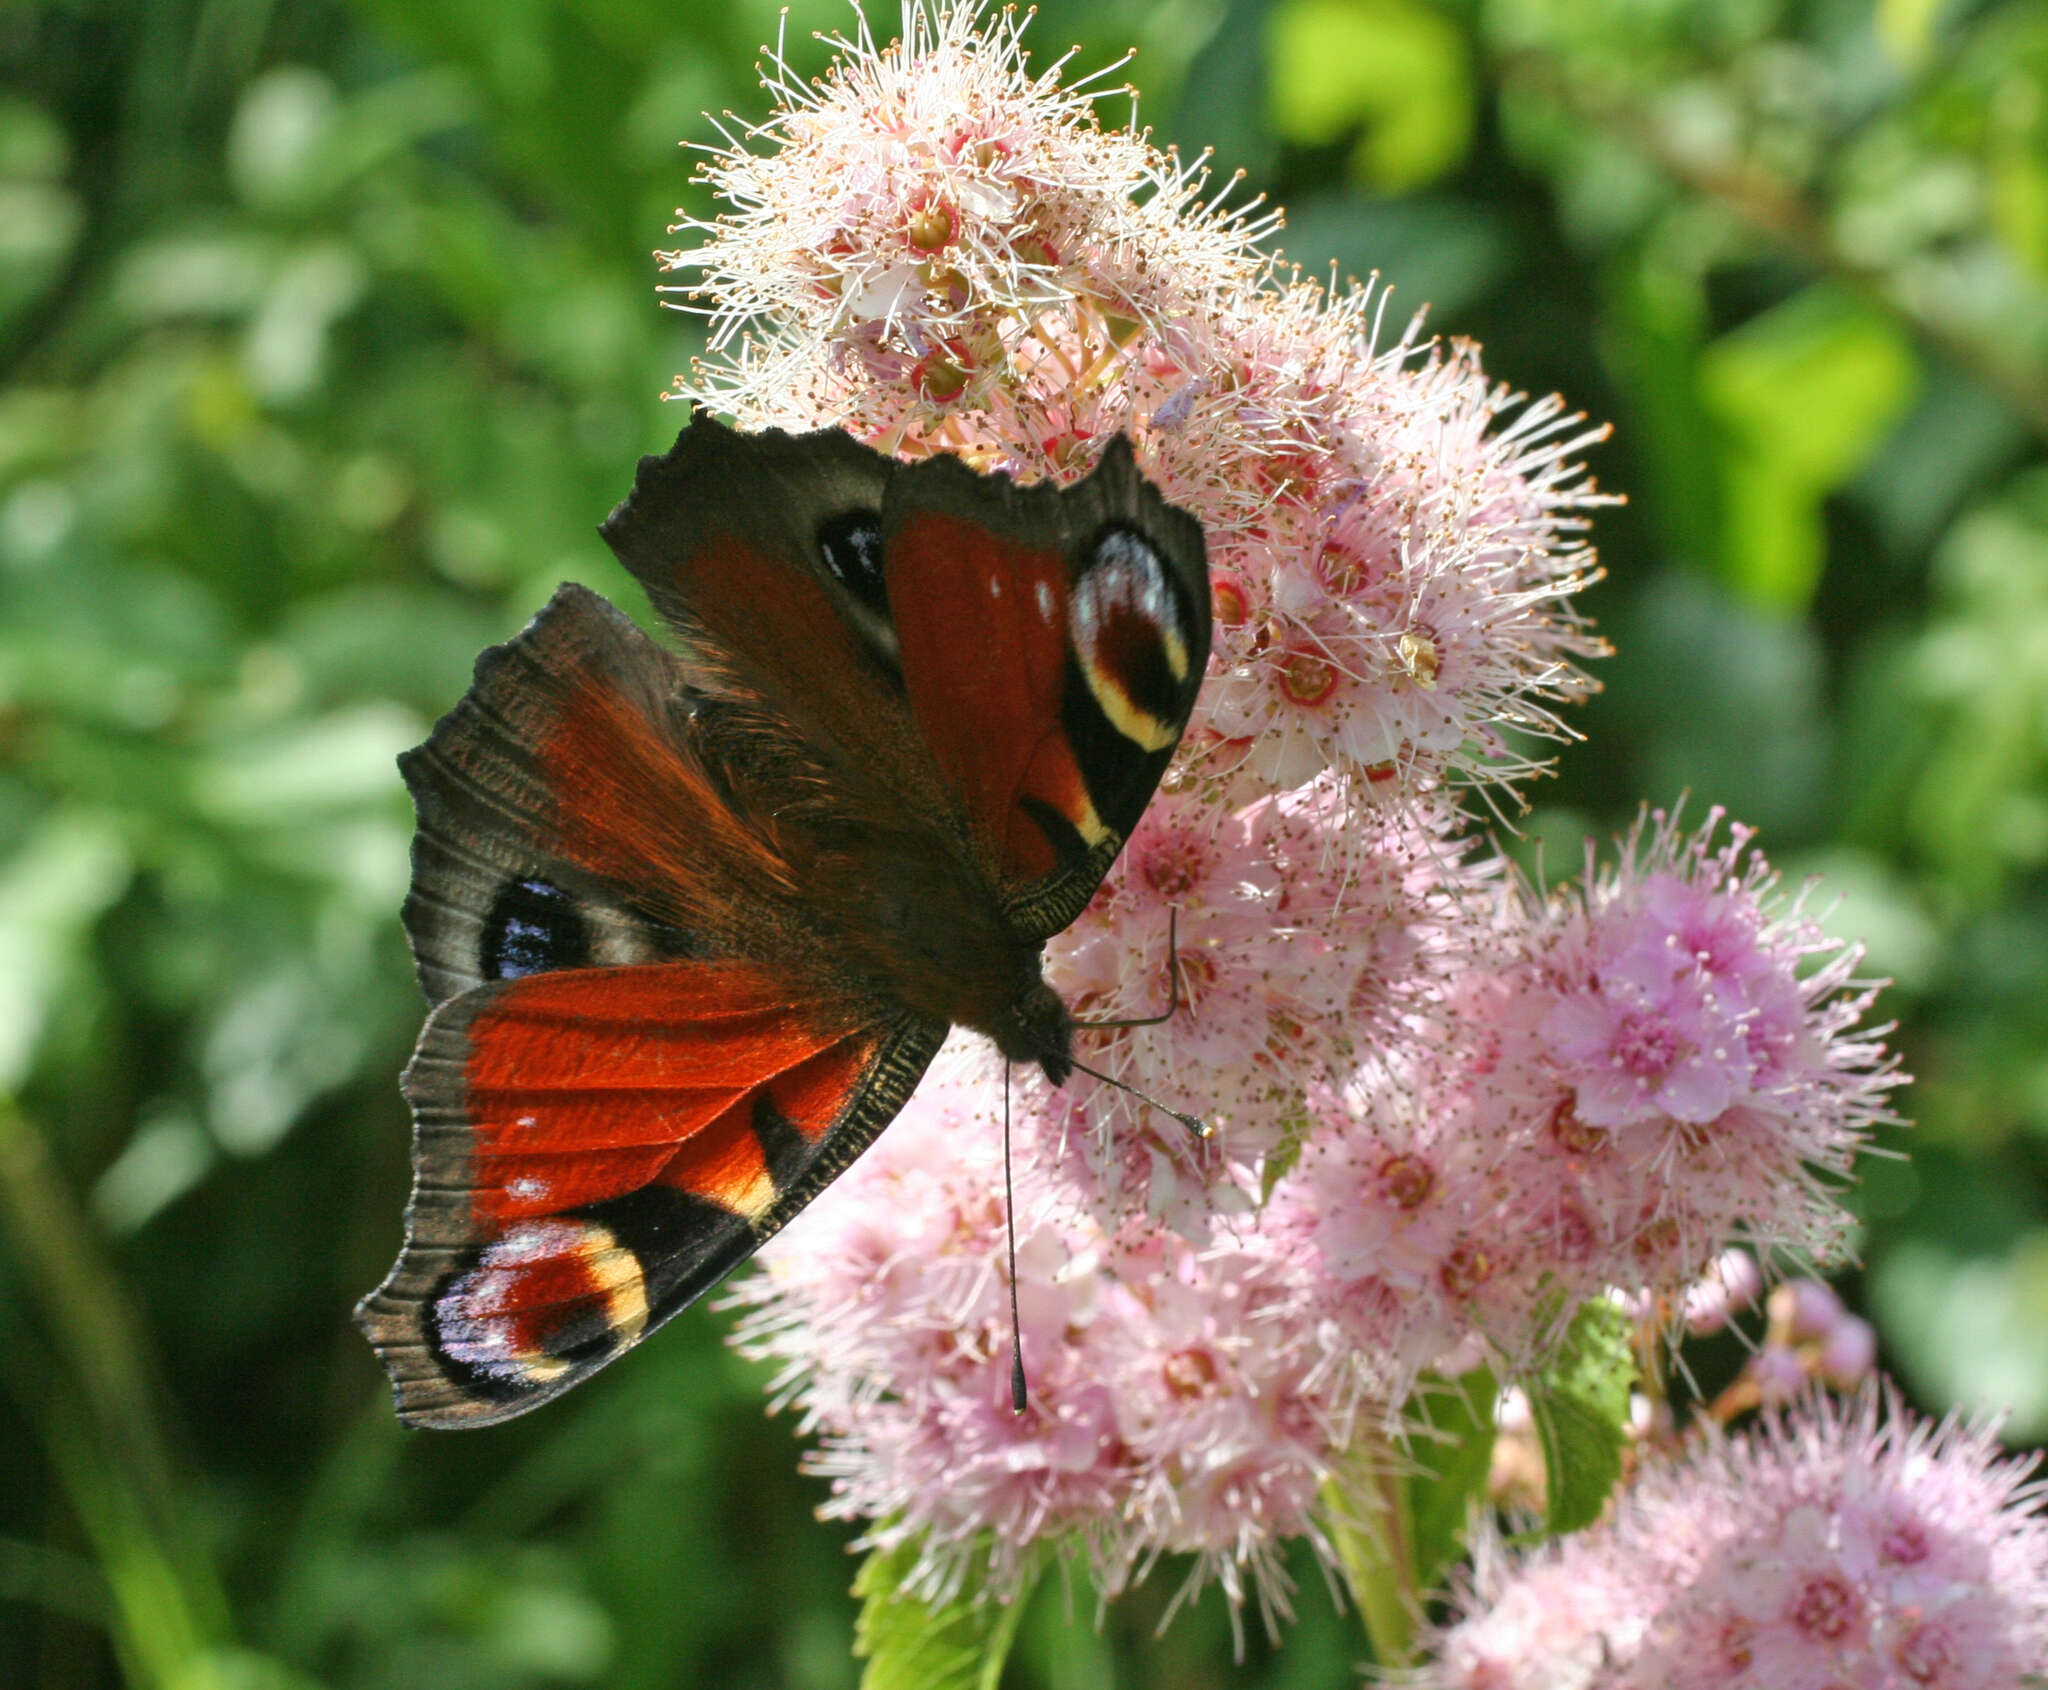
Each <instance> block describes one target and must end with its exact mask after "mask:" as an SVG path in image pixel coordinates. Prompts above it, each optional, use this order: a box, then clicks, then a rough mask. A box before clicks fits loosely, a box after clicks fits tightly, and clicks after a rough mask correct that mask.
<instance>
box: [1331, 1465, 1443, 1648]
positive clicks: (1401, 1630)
mask: <svg viewBox="0 0 2048 1690" xmlns="http://www.w3.org/2000/svg"><path fill="white" fill-rule="evenodd" d="M1348 1466H1349V1471H1348V1472H1347V1473H1346V1474H1344V1475H1342V1476H1341V1477H1338V1478H1333V1479H1331V1480H1330V1482H1329V1483H1328V1484H1327V1485H1326V1486H1324V1489H1323V1502H1324V1507H1325V1508H1326V1510H1327V1511H1328V1514H1329V1518H1330V1535H1331V1538H1332V1540H1333V1541H1334V1542H1335V1544H1336V1547H1337V1559H1338V1561H1339V1562H1340V1563H1341V1564H1342V1566H1343V1568H1344V1582H1345V1584H1346V1585H1347V1586H1348V1587H1349V1589H1350V1591H1351V1600H1352V1601H1353V1602H1355V1603H1357V1604H1358V1617H1359V1620H1360V1622H1361V1623H1362V1624H1363V1625H1364V1627H1365V1635H1366V1637H1367V1639H1368V1640H1369V1641H1370V1642H1371V1644H1372V1652H1373V1659H1374V1661H1375V1662H1376V1663H1377V1664H1378V1665H1380V1666H1382V1667H1395V1666H1406V1665H1408V1664H1409V1663H1410V1662H1412V1661H1413V1660H1414V1658H1415V1619H1416V1615H1417V1614H1418V1613H1419V1612H1420V1611H1421V1593H1420V1591H1418V1590H1417V1588H1416V1576H1415V1540H1414V1532H1413V1529H1412V1522H1411V1520H1410V1519H1409V1513H1408V1483H1407V1480H1406V1478H1405V1477H1404V1476H1403V1474H1402V1470H1401V1463H1400V1462H1399V1460H1398V1459H1397V1457H1396V1453H1395V1451H1394V1449H1393V1448H1392V1446H1391V1445H1389V1444H1388V1443H1387V1441H1386V1440H1385V1439H1384V1438H1382V1437H1379V1436H1378V1435H1376V1434H1374V1435H1368V1437H1367V1438H1366V1439H1365V1440H1364V1441H1363V1442H1362V1443H1361V1444H1359V1445H1356V1446H1354V1447H1353V1449H1352V1451H1351V1459H1350V1462H1349V1463H1348Z"/></svg>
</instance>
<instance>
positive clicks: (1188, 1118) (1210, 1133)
mask: <svg viewBox="0 0 2048 1690" xmlns="http://www.w3.org/2000/svg"><path fill="white" fill-rule="evenodd" d="M1068 1060H1069V1061H1073V1059H1072V1058H1071V1057H1069V1058H1068ZM1074 1066H1075V1068H1076V1069H1078V1070H1079V1071H1080V1072H1081V1073H1083V1074H1086V1075H1087V1076H1088V1077H1089V1078H1090V1079H1092V1080H1100V1081H1101V1082H1102V1083H1103V1084H1104V1085H1106V1086H1115V1087H1116V1089H1117V1090H1118V1091H1127V1092H1129V1093H1130V1094H1131V1096H1133V1097H1135V1098H1136V1099H1137V1100H1138V1101H1139V1102H1140V1103H1149V1104H1151V1105H1152V1107H1153V1108H1154V1109H1157V1110H1158V1111H1159V1112H1160V1114H1162V1115H1171V1116H1172V1117H1173V1118H1174V1119H1175V1120H1176V1121H1178V1122H1179V1123H1180V1124H1181V1125H1182V1126H1184V1127H1186V1128H1187V1130H1188V1131H1189V1132H1191V1133H1193V1134H1194V1135H1195V1137H1197V1138H1200V1139H1211V1138H1214V1137H1215V1136H1216V1129H1215V1128H1214V1127H1212V1126H1210V1125H1209V1123H1208V1122H1207V1121H1205V1120H1203V1119H1202V1117H1201V1116H1199V1115H1190V1114H1188V1113H1187V1112H1186V1111H1185V1110H1181V1109H1176V1108H1174V1107H1173V1105H1172V1104H1170V1103H1161V1102H1160V1101H1159V1099H1158V1098H1156V1097H1154V1096H1152V1094H1151V1093H1150V1092H1142V1091H1140V1090H1138V1088H1137V1087H1136V1086H1134V1085H1131V1084H1130V1083H1129V1082H1128V1081H1125V1080H1119V1079H1118V1078H1117V1077H1116V1076H1115V1075H1114V1074H1105V1073H1104V1072H1103V1071H1102V1070H1101V1069H1100V1068H1091V1067H1089V1066H1088V1064H1087V1063H1085V1062H1075V1063H1074Z"/></svg>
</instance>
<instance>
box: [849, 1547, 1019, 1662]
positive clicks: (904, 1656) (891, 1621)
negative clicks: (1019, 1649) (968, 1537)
mask: <svg viewBox="0 0 2048 1690" xmlns="http://www.w3.org/2000/svg"><path fill="white" fill-rule="evenodd" d="M920 1553H921V1547H920V1545H919V1544H918V1543H916V1542H915V1541H912V1542H908V1543H902V1544H898V1545H897V1546H896V1547H895V1548H894V1549H878V1550H876V1551H875V1552H874V1553H873V1554H871V1555H869V1557H868V1558H867V1560H866V1561H864V1562H863V1563H862V1564H861V1569H860V1571H859V1573H857V1574H856V1575H855V1576H854V1581H853V1593H854V1595H856V1596H858V1597H859V1598H860V1599H861V1610H860V1618H859V1619H858V1620H856V1621H855V1622H854V1631H853V1652H854V1653H855V1654H856V1655H859V1656H861V1657H863V1658H864V1659H865V1660H866V1661H867V1663H868V1664H867V1668H866V1670H865V1671H864V1672H862V1674H861V1678H860V1683H861V1690H996V1685H997V1683H998V1682H999V1681H1000V1679H1001V1678H1002V1675H1003V1662H1004V1661H1005V1660H1006V1659H1007V1658H1008V1656H1009V1653H1010V1645H1011V1644H1012V1643H1013V1642H1014V1641H1015V1640H1016V1636H1017V1622H1018V1621H1019V1620H1020V1619H1022V1618H1023V1616H1024V1607H1025V1603H1026V1600H1027V1598H1028V1597H1029V1595H1030V1587H1031V1584H1032V1583H1035V1582H1036V1580H1037V1576H1038V1575H1037V1570H1036V1568H1034V1569H1033V1570H1032V1572H1031V1573H1030V1575H1029V1577H1028V1579H1027V1581H1026V1583H1025V1586H1024V1588H1022V1589H1020V1590H1019V1591H1018V1592H1017V1594H1016V1595H1015V1596H1013V1597H1012V1598H1011V1599H1010V1600H1009V1601H1007V1602H998V1601H996V1600H995V1599H993V1598H992V1597H988V1596H986V1595H983V1596H981V1597H980V1598H977V1596H976V1594H975V1593H974V1592H971V1591H969V1592H965V1593H963V1594H962V1595H960V1596H958V1597H955V1598H954V1599H953V1600H952V1601H950V1602H944V1603H940V1604H937V1605H936V1606H935V1605H933V1604H932V1603H929V1602H925V1601H921V1600H920V1599H919V1598H917V1597H915V1596H910V1595H906V1594H905V1593H904V1590H903V1584H904V1581H905V1580H906V1579H907V1578H908V1577H909V1576H910V1572H911V1569H912V1568H913V1567H915V1566H916V1565H917V1561H918V1556H919V1554H920Z"/></svg>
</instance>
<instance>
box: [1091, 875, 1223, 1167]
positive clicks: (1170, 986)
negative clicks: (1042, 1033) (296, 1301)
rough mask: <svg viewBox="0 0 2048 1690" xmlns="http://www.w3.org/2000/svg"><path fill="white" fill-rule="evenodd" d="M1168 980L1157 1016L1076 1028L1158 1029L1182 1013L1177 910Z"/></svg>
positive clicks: (1169, 932) (1172, 917)
mask: <svg viewBox="0 0 2048 1690" xmlns="http://www.w3.org/2000/svg"><path fill="white" fill-rule="evenodd" d="M1166 979H1167V999H1166V1007H1165V1008H1164V1009H1162V1010H1161V1011H1160V1012H1159V1013H1158V1014H1157V1015H1134V1016H1131V1017H1129V1018H1127V1019H1125V1020H1121V1021H1076V1022H1075V1023H1074V1026H1075V1027H1076V1028H1077V1029H1078V1030H1082V1031H1086V1032H1090V1033H1099V1032H1102V1031H1104V1030H1105V1029H1107V1028H1110V1027H1156V1026H1158V1025H1159V1024H1160V1022H1162V1021H1171V1020H1172V1019H1173V1018H1174V1016H1176V1015H1178V1014H1179V1013H1180V911H1179V909H1177V908H1175V909H1170V910H1168V911H1167V912H1166ZM1110 1083H1111V1084H1112V1085H1114V1084H1115V1083H1116V1082H1115V1081H1114V1080H1112V1081H1111V1082H1110ZM1147 1101H1148V1102H1149V1101H1150V1099H1147ZM1167 1113H1168V1114H1169V1115H1171V1114H1172V1113H1173V1111H1172V1110H1171V1109H1169V1110H1167ZM1205 1136H1206V1135H1205Z"/></svg>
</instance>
